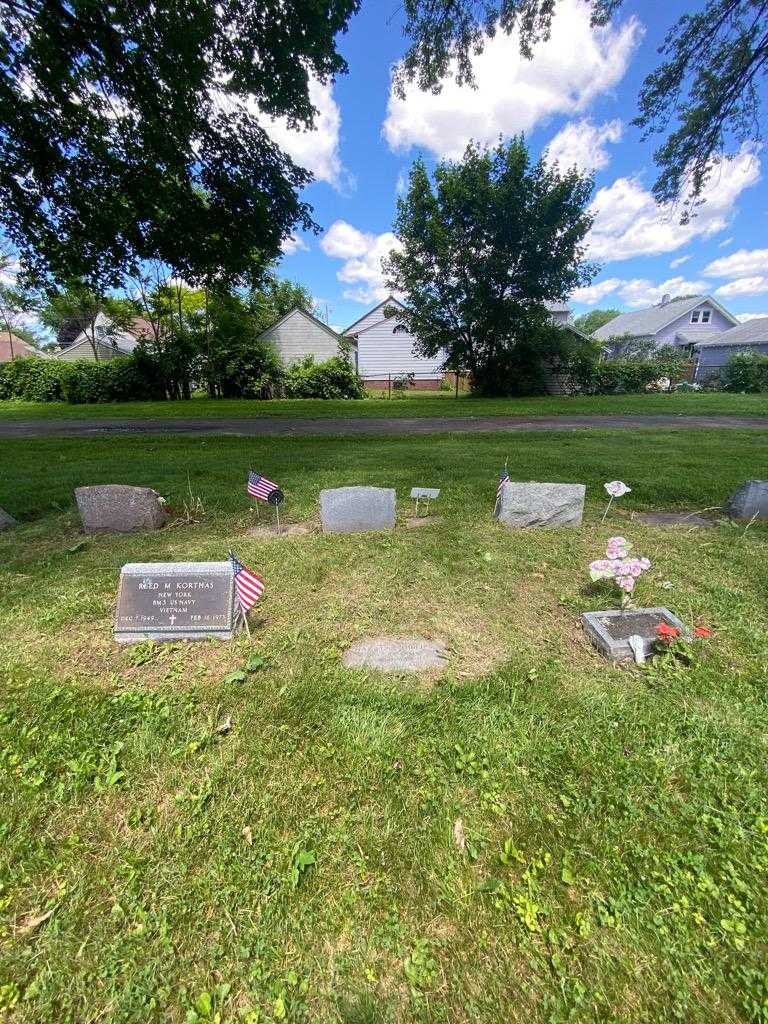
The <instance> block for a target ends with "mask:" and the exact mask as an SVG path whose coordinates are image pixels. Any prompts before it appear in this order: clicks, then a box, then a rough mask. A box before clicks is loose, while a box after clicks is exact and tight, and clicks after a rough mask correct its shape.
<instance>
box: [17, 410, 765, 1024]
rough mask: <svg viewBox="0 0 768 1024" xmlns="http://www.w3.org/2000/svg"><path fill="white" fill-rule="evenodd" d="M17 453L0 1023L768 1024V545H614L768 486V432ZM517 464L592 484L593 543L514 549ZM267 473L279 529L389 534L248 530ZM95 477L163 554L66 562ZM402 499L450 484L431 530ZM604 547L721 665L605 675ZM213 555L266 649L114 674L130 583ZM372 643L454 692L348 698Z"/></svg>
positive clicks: (524, 542)
mask: <svg viewBox="0 0 768 1024" xmlns="http://www.w3.org/2000/svg"><path fill="white" fill-rule="evenodd" d="M2 444H3V458H2V465H1V466H0V505H2V506H3V507H5V508H6V509H7V510H8V511H10V512H12V513H14V514H15V515H17V516H18V517H20V518H21V519H22V520H23V523H22V525H21V526H20V527H17V528H14V529H11V530H8V531H6V532H5V533H3V534H0V575H1V577H2V586H0V676H1V677H2V698H1V699H0V787H2V795H1V802H0V807H1V808H2V811H1V818H2V821H1V822H0V829H1V830H2V847H1V848H0V861H1V867H0V1020H3V1021H4V1022H5V1021H7V1022H8V1024H22V1022H23V1024H27V1022H33V1021H34V1022H43V1021H45V1022H48V1021H50V1022H56V1024H64V1022H66V1024H70V1022H71V1024H84V1022H97V1021H100V1022H101V1021H105V1022H120V1024H128V1022H137V1024H138V1022H142V1024H143V1022H154V1021H171V1022H177V1021H178V1022H187V1024H214V1022H217V1024H233V1022H247V1024H257V1022H258V1024H262V1022H266V1024H270V1022H273V1021H288V1022H294V1021H296V1022H300V1021H307V1022H320V1024H331V1022H339V1024H387V1022H393V1024H394V1022H401V1021H403V1022H416V1021H425V1022H451V1024H459V1022H461V1024H464V1022H467V1024H469V1022H488V1024H491V1022H493V1024H496V1022H499V1021H520V1022H523V1021H525V1022H560V1021H563V1022H565V1021H601V1022H609V1021H610V1022H630V1021H631V1022H633V1024H635V1022H658V1021H685V1022H704V1021H718V1022H720V1021H726V1022H728V1021H765V1020H768V974H767V973H766V940H767V939H768V905H767V893H768V887H767V886H766V873H767V872H768V789H767V788H766V784H767V783H768V758H767V757H766V735H767V731H766V730H767V728H768V705H767V704H766V687H767V686H768V626H767V624H766V599H767V598H768V558H766V552H767V551H768V529H767V528H766V527H765V526H760V525H758V524H753V525H745V524H741V525H739V526H736V525H732V524H727V523H723V524H722V525H718V526H716V527H714V528H712V529H693V528H684V527H677V528H673V529H665V528H661V527H650V526H643V525H641V524H640V523H638V522H637V521H633V519H632V513H633V512H635V511H639V510H649V509H660V510H661V509H663V510H669V509H678V510H687V511H691V512H698V511H701V510H703V509H709V508H712V507H713V506H718V505H720V504H721V503H722V501H723V500H724V499H725V498H726V497H727V495H729V494H730V493H731V492H732V491H733V490H734V489H735V488H736V487H737V486H738V485H739V484H740V483H741V482H742V481H743V480H745V479H747V478H750V477H765V476H766V453H767V452H768V431H765V432H764V431H757V430H752V431H736V430H729V431H722V432H718V431H701V430H700V431H695V432H694V431H690V432H688V431H675V432H666V433H665V432H663V431H642V430H637V431H623V432H616V433H608V432H601V431H599V430H594V431H580V432H576V433H552V434H516V435H514V436H513V437H510V436H504V435H499V434H494V435H481V434H473V435H457V434H453V435H442V436H439V437H417V438H407V437H398V438H366V437H356V438H355V439H354V440H351V439H349V438H346V439H343V438H337V439H334V438H322V439H313V438H290V439H284V438H279V439H277V438H275V439H263V440H261V439H249V440H244V439H241V438H235V437H212V436H208V437H206V436H198V437H184V438H181V437H174V436H165V437H147V438H143V437H142V438H139V437H103V436H95V437H91V438H88V439H77V440H66V439H46V440H27V441H8V440H6V441H3V443H2ZM505 460H508V464H509V471H510V476H511V477H512V478H513V479H522V480H526V479H538V480H558V481H566V482H581V483H585V484H586V485H587V506H586V514H585V521H584V526H583V528H582V529H581V530H578V531H574V530H556V531H524V532H517V533H511V532H507V531H505V530H504V529H503V528H501V527H500V526H499V525H498V524H496V523H494V522H493V521H492V518H491V512H492V508H493V496H494V493H495V488H496V480H497V475H498V472H499V470H500V469H501V467H502V466H503V464H504V461H505ZM249 466H253V467H254V468H258V469H259V470H260V471H261V472H264V473H266V474H268V475H269V477H270V478H271V479H272V480H275V481H277V482H278V483H279V484H280V486H281V487H283V489H284V490H285V492H286V495H287V498H286V503H285V505H284V514H285V516H286V517H287V519H288V520H289V521H291V522H304V521H307V520H310V521H314V522H316V521H317V496H318V494H319V491H320V490H321V489H322V488H324V487H335V486H342V485H345V484H356V483H365V484H374V485H378V486H393V487H396V488H397V493H398V527H397V529H396V530H395V531H394V532H393V533H391V534H370V535H344V536H341V535H331V536H323V535H321V534H319V533H313V534H310V535H307V536H295V537H284V538H279V539H278V538H273V539H270V538H266V539H265V538H258V537H254V536H252V535H249V534H248V532H247V531H248V530H249V528H250V527H252V526H253V525H254V523H255V516H254V513H253V511H252V510H251V509H250V507H249V503H248V501H247V499H246V497H245V476H246V472H247V470H248V468H249ZM615 478H620V479H622V480H624V481H626V482H627V483H628V484H629V485H630V486H631V487H632V493H631V494H630V495H627V496H625V497H624V498H622V499H621V500H620V501H617V502H616V503H614V507H613V509H612V510H611V514H610V517H609V518H608V520H607V521H606V522H605V523H604V524H602V523H601V522H600V519H601V516H602V513H603V510H604V507H605V500H604V499H605V496H604V492H603V490H602V485H603V483H604V482H605V481H607V480H612V479H615ZM108 482H121V483H130V484H137V485H146V486H151V487H155V488H156V489H157V490H158V491H160V492H161V493H162V494H163V495H164V496H165V497H166V498H167V499H168V501H169V504H170V505H171V507H172V509H173V511H174V514H175V517H176V520H175V522H174V524H173V525H171V526H169V527H167V528H166V529H164V530H162V531H159V532H156V533H151V534H141V535H133V536H98V537H87V538H86V537H84V536H83V535H82V534H81V533H80V532H79V530H78V524H77V520H76V514H75V510H74V503H73V497H72V491H73V488H74V487H75V486H78V485H82V484H95V483H108ZM413 485H425V486H438V487H441V488H442V489H443V492H442V495H441V497H440V499H439V500H438V501H437V502H435V503H434V504H433V506H432V510H431V515H433V516H435V517H436V521H435V522H433V523H432V524H430V525H427V526H425V527H422V528H420V529H407V528H406V527H405V519H406V517H407V515H408V512H409V508H410V505H409V502H408V500H407V495H408V493H409V492H410V488H411V487H412V486H413ZM437 517H440V518H439V520H438V519H437ZM261 520H262V523H264V522H269V521H271V512H270V511H268V510H265V509H262V511H261ZM615 534H621V535H624V536H626V537H627V538H629V539H630V540H631V541H632V542H633V543H634V545H635V551H636V553H638V554H643V555H646V556H648V557H649V558H650V559H651V561H652V563H653V565H652V568H651V570H650V571H649V572H648V573H647V574H646V575H645V576H644V577H643V579H642V581H641V584H640V585H639V587H638V592H637V594H636V600H637V603H638V604H642V605H649V606H653V605H666V606H668V607H670V608H671V609H672V610H673V611H675V612H676V613H677V614H678V615H679V616H680V618H681V619H683V621H684V622H686V623H687V624H688V625H689V626H694V625H701V626H706V627H709V628H710V629H711V630H712V636H711V638H710V639H708V640H702V641H700V642H697V643H696V644H695V645H690V646H689V647H686V648H685V649H683V650H681V652H680V655H679V656H674V655H672V654H667V655H664V656H662V657H659V658H657V659H656V660H655V661H654V662H653V663H651V664H650V665H649V666H647V667H644V668H640V667H635V666H630V667H615V666H612V665H610V664H609V663H607V662H605V661H603V660H602V659H601V658H600V657H599V655H597V654H596V652H594V651H593V650H592V648H591V647H590V646H589V644H588V642H587V641H586V639H585V637H584V635H583V633H582V631H581V628H580V625H579V614H580V612H582V611H584V610H590V609H600V608H606V607H610V606H611V602H612V600H613V595H612V594H611V592H610V591H609V590H607V589H605V586H604V585H602V584H591V583H590V582H589V578H588V572H587V565H588V563H589V561H590V560H592V559H594V558H597V557H599V556H600V555H601V554H602V552H603V550H604V548H605V542H606V539H607V538H608V537H609V536H612V535H615ZM230 547H231V548H233V549H234V551H235V552H236V553H237V554H238V556H239V557H240V558H241V559H242V560H243V561H244V562H246V563H247V564H248V565H249V566H251V567H252V568H253V569H255V570H256V571H258V572H259V573H261V574H262V575H263V577H264V579H265V582H266V587H267V590H266V594H265V596H264V598H263V599H262V600H261V602H260V603H259V604H258V605H257V606H256V608H255V609H254V612H253V613H252V616H251V623H252V631H253V635H252V638H251V639H249V638H248V637H247V636H245V635H244V634H242V633H241V634H239V635H238V637H237V638H236V639H235V640H234V641H232V642H230V643H215V642H211V643H202V644H190V645H186V646H185V645H183V644H174V645H165V646H158V645H153V644H151V643H142V644H139V645H137V646H133V647H128V648H123V647H118V646H117V645H116V644H115V643H114V642H113V640H112V632H111V631H112V616H113V612H114V602H115V595H116V587H117V581H118V575H119V572H120V567H121V566H122V565H123V564H124V563H126V562H129V561H177V560H178V561H183V560H219V559H221V558H223V557H225V556H226V553H227V550H228V549H229V548H230ZM377 634H415V635H419V636H425V637H434V638H440V639H443V640H444V641H445V642H446V643H447V645H448V648H449V652H450V657H449V663H448V668H447V670H446V671H445V673H444V674H443V675H442V676H441V677H439V678H433V677H430V676H428V675H425V676H405V675H402V676H397V675H396V676H389V675H388V676H384V675H379V674H377V673H375V672H370V671H362V670H354V671H353V670H346V669H344V668H343V667H342V666H341V662H340V656H341V653H342V652H343V651H344V649H345V648H346V647H347V646H349V644H350V643H352V642H353V641H355V640H357V639H360V638H362V637H365V636H371V635H377Z"/></svg>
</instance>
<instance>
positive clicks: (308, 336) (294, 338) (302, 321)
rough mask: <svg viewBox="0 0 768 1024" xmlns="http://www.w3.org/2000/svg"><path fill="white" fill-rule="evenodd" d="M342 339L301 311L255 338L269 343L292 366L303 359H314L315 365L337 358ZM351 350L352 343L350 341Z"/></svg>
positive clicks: (286, 315)
mask: <svg viewBox="0 0 768 1024" xmlns="http://www.w3.org/2000/svg"><path fill="white" fill-rule="evenodd" d="M341 340H342V339H341V338H340V337H339V335H338V334H336V332H335V331H332V330H331V328H330V327H328V325H327V324H324V323H323V322H322V320H318V319H317V317H316V316H312V314H311V313H307V311H306V310H304V309H298V308H296V309H292V310H291V311H290V313H286V314H285V316H284V317H282V318H281V319H280V320H278V321H277V323H275V324H272V326H271V327H268V328H267V329H266V331H264V332H263V333H262V334H260V335H259V341H270V342H272V344H273V345H274V346H275V348H276V349H277V352H278V355H279V356H280V358H281V359H282V360H283V361H284V362H286V363H295V362H297V361H298V360H299V359H303V358H304V356H314V357H315V360H316V362H322V361H324V360H325V359H330V358H331V356H337V355H339V342H340V341H341ZM351 344H352V348H353V350H354V347H355V345H354V340H352V341H351Z"/></svg>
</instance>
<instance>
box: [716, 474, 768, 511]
mask: <svg viewBox="0 0 768 1024" xmlns="http://www.w3.org/2000/svg"><path fill="white" fill-rule="evenodd" d="M726 509H727V511H728V514H729V515H730V516H731V517H732V518H733V519H745V520H747V521H750V520H752V519H768V480H747V481H745V482H744V483H743V484H742V485H741V487H739V489H738V490H737V491H734V493H733V494H732V495H731V496H730V498H729V499H728V504H727V506H726Z"/></svg>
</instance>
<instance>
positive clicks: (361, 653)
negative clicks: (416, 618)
mask: <svg viewBox="0 0 768 1024" xmlns="http://www.w3.org/2000/svg"><path fill="white" fill-rule="evenodd" d="M447 660H448V652H447V650H446V648H445V644H442V643H440V642H439V641H437V640H425V639H424V638H423V637H420V636H377V637H372V638H370V639H367V640H360V641H358V642H357V643H356V644H353V645H352V646H351V647H350V648H349V650H348V651H346V652H345V654H344V657H343V659H342V661H343V663H344V666H345V667H346V668H375V669H378V670H379V671H380V672H428V671H432V670H433V669H442V668H445V664H446V661H447Z"/></svg>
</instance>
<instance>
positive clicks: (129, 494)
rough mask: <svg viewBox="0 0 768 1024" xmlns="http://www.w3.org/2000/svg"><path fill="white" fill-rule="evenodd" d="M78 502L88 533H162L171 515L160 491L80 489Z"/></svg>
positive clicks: (107, 487)
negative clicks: (145, 531) (152, 531)
mask: <svg viewBox="0 0 768 1024" xmlns="http://www.w3.org/2000/svg"><path fill="white" fill-rule="evenodd" d="M75 500H76V501H77V509H78V512H79V513H80V519H81V521H82V524H83V530H85V532H86V533H135V532H136V531H137V530H159V529H160V527H161V526H165V524H166V523H167V522H168V518H169V517H168V513H167V511H166V509H165V505H164V502H163V500H162V498H161V497H160V495H159V494H158V493H157V491H153V490H152V488H151V487H129V486H128V485H127V484H100V485H97V486H95V487H78V488H76V489H75Z"/></svg>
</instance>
